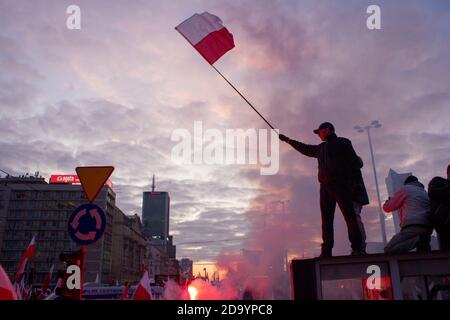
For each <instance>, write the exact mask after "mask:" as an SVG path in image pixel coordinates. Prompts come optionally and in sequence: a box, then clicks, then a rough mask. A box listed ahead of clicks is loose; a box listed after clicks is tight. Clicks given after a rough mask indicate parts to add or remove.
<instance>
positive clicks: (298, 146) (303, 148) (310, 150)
mask: <svg viewBox="0 0 450 320" xmlns="http://www.w3.org/2000/svg"><path fill="white" fill-rule="evenodd" d="M279 138H280V140H281V141H284V142H286V143H288V144H290V145H291V146H292V147H293V148H294V149H295V150H297V151H298V152H300V153H301V154H303V155H305V156H308V157H313V158H317V153H318V150H319V146H317V145H311V144H305V143H302V142H300V141H296V140H292V139H289V138H288V137H286V136H285V135H284V134H280V135H279Z"/></svg>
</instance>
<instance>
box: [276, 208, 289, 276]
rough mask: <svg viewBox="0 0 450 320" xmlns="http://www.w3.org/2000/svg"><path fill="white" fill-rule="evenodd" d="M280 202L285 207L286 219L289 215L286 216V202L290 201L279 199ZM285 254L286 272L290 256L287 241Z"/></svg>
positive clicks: (284, 214)
mask: <svg viewBox="0 0 450 320" xmlns="http://www.w3.org/2000/svg"><path fill="white" fill-rule="evenodd" d="M278 202H279V203H280V204H281V206H282V208H283V216H284V217H283V218H284V219H286V218H287V216H286V204H287V203H289V200H278ZM284 222H286V220H285V221H284ZM284 256H285V257H284V259H285V261H284V263H285V265H286V272H288V271H289V258H288V248H287V243H286V248H285V251H284Z"/></svg>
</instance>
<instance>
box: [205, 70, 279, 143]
mask: <svg viewBox="0 0 450 320" xmlns="http://www.w3.org/2000/svg"><path fill="white" fill-rule="evenodd" d="M210 65H211V67H212V68H213V69H214V70H216V72H217V73H218V74H219V75H220V76H221V77H222V78H223V79H224V80H225V81H226V82H227V83H228V84H229V85H230V86H231V87H232V88H233V89H234V91H236V92H237V93H238V94H239V95H240V96H241V98H242V99H244V101H245V102H247V104H248V105H249V106H250V107H252V109H253V110H255V112H256V113H257V114H258V115H259V116H260V117H261V119H263V120H264V122H265V123H267V125H268V126H269V127H270V128H271V129H272V130H273V131H274V132H275V133H276V134H277V135H278V134H279V133H278V132H277V131H276V130H275V128H274V127H273V126H272V125H271V124H270V123H269V121H267V120H266V118H264V117H263V115H262V114H261V113H259V111H258V110H256V108H255V107H254V106H253V105H252V104H251V103H250V101H248V100H247V98H245V97H244V96H243V95H242V93H240V92H239V90H238V89H236V87H235V86H234V85H233V84H232V83H231V82H230V81H228V79H227V78H225V76H224V75H223V74H222V73H221V72H220V71H219V70H218V69H217V68H216V67H215V66H214V65H213V64H210Z"/></svg>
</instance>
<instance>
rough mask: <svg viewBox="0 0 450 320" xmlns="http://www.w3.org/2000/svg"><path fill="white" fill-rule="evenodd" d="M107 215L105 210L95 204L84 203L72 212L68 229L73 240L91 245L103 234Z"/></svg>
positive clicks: (80, 243) (84, 244)
mask: <svg viewBox="0 0 450 320" xmlns="http://www.w3.org/2000/svg"><path fill="white" fill-rule="evenodd" d="M105 227H106V216H105V213H104V212H103V210H102V209H101V208H100V207H99V206H97V205H95V204H93V203H89V204H83V205H81V206H79V207H78V208H76V209H75V211H73V212H72V214H71V215H70V218H69V223H68V230H69V235H70V237H71V238H72V240H73V241H75V242H76V243H78V244H79V245H83V246H86V245H90V244H93V243H94V242H96V241H97V240H98V239H100V238H101V237H102V236H103V233H104V232H105Z"/></svg>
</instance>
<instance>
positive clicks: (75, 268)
mask: <svg viewBox="0 0 450 320" xmlns="http://www.w3.org/2000/svg"><path fill="white" fill-rule="evenodd" d="M85 257H86V248H85V247H82V248H81V249H80V250H77V251H74V252H71V253H61V254H60V255H59V260H61V261H62V262H64V264H65V266H64V268H65V269H64V270H58V272H57V275H58V278H60V279H62V283H60V287H58V288H56V290H55V293H56V294H57V295H59V296H61V297H64V298H66V299H69V300H81V294H82V290H83V274H84V265H85Z"/></svg>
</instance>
